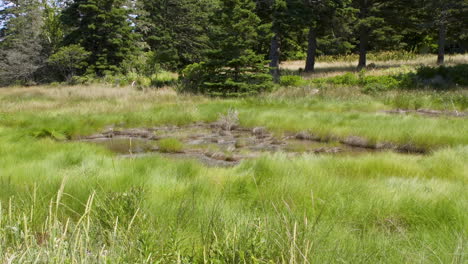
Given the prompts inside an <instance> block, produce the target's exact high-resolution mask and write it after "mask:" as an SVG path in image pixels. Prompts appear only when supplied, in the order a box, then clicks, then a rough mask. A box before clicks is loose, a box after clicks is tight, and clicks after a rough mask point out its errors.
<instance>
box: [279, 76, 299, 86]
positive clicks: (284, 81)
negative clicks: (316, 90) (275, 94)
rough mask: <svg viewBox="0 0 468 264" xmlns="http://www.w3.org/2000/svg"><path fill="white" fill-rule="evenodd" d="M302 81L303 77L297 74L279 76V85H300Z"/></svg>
mask: <svg viewBox="0 0 468 264" xmlns="http://www.w3.org/2000/svg"><path fill="white" fill-rule="evenodd" d="M304 83H305V81H304V79H302V77H301V76H298V75H286V76H281V79H280V85H281V86H301V85H304Z"/></svg>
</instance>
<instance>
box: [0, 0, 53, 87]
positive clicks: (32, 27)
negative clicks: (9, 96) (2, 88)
mask: <svg viewBox="0 0 468 264" xmlns="http://www.w3.org/2000/svg"><path fill="white" fill-rule="evenodd" d="M5 3H6V4H7V5H6V8H5V9H4V10H3V11H2V14H1V16H2V19H3V21H5V22H4V25H3V27H2V29H1V32H0V85H8V84H11V83H12V82H15V81H20V82H23V83H27V82H32V81H33V80H34V74H35V73H36V71H37V70H38V69H39V68H40V67H41V66H42V65H44V63H45V58H44V57H43V56H42V46H41V38H40V36H41V28H42V25H43V18H42V10H41V9H40V8H39V5H40V2H39V1H37V0H18V1H11V2H10V1H8V2H5Z"/></svg>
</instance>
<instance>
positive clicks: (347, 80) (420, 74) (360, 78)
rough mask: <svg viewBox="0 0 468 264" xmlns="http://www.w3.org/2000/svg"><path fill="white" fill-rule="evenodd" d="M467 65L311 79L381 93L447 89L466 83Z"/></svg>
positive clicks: (467, 77)
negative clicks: (398, 90)
mask: <svg viewBox="0 0 468 264" xmlns="http://www.w3.org/2000/svg"><path fill="white" fill-rule="evenodd" d="M467 72H468V64H462V65H457V66H451V67H445V66H440V67H436V68H433V67H420V68H418V69H417V70H416V72H410V73H405V74H398V75H381V76H372V75H366V72H365V71H361V72H359V73H346V74H343V75H339V76H334V77H328V78H317V79H314V80H312V82H313V83H315V84H333V85H340V86H359V87H362V91H363V92H365V93H373V92H381V91H387V90H394V89H402V90H411V89H434V90H449V89H453V88H456V87H459V86H464V87H466V86H468V74H466V73H467Z"/></svg>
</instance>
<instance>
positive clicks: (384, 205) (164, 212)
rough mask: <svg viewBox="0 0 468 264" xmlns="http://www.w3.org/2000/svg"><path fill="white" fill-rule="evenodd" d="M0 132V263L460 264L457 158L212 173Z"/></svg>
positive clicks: (329, 162)
mask: <svg viewBox="0 0 468 264" xmlns="http://www.w3.org/2000/svg"><path fill="white" fill-rule="evenodd" d="M4 132H9V133H8V135H5V134H4ZM13 132H14V131H11V130H10V131H5V130H2V137H1V143H2V146H5V147H4V148H2V150H1V151H0V152H1V153H0V154H1V155H2V157H6V158H4V159H2V160H1V161H0V167H1V168H2V170H1V172H0V179H1V180H0V186H1V188H2V192H1V194H0V201H1V213H0V234H1V235H0V252H1V254H0V256H2V258H3V259H2V261H8V259H12V260H14V261H15V262H34V261H36V260H37V261H39V262H57V263H63V262H87V263H89V262H93V263H94V262H98V263H104V262H106V263H108V262H111V263H118V262H122V263H123V262H125V263H128V262H132V263H136V262H137V263H140V262H143V263H154V262H158V261H159V262H165V263H167V262H180V263H182V262H184V263H189V262H190V263H193V262H195V263H204V262H209V263H216V262H220V263H239V262H246V263H271V262H273V263H304V262H305V263H314V262H320V263H321V262H332V263H340V262H342V261H346V262H366V263H367V262H385V263H402V262H407V263H415V262H439V261H440V262H442V263H447V262H448V263H463V261H465V260H466V258H465V255H466V250H465V249H464V248H466V231H467V230H466V229H467V226H466V223H467V220H468V219H467V216H466V214H465V212H466V210H467V209H468V208H467V207H468V206H467V202H466V201H467V198H468V197H467V195H466V192H465V188H464V187H465V186H466V183H467V175H466V171H467V169H468V168H467V165H466V162H465V161H466V159H467V158H468V149H467V148H466V147H463V148H456V149H446V150H443V151H439V152H437V153H434V154H433V155H431V156H428V157H424V156H404V155H398V154H389V153H387V154H385V153H383V154H378V155H364V156H362V157H361V158H359V159H356V158H353V157H331V156H314V155H305V156H302V157H300V158H297V159H295V160H291V159H289V158H288V157H286V156H284V155H275V156H265V157H263V158H261V159H259V160H253V161H248V162H244V163H243V164H241V166H240V167H237V168H231V169H220V168H206V167H203V166H202V165H200V164H199V163H197V162H195V161H173V160H168V159H164V158H162V157H158V156H154V157H147V158H143V159H120V158H117V157H115V156H114V155H113V154H111V153H109V152H107V151H105V150H103V149H101V148H99V147H96V146H90V145H86V144H82V143H70V144H62V143H57V142H53V141H50V140H48V139H42V140H39V141H37V140H34V139H23V140H24V141H22V142H18V141H12V140H11V139H12V137H13V136H12V135H11V134H12V133H13ZM45 146H47V149H46V148H45Z"/></svg>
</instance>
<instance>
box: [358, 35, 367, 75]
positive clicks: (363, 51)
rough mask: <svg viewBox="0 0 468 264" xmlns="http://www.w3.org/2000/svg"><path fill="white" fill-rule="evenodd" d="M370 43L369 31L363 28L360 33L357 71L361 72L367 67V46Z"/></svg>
mask: <svg viewBox="0 0 468 264" xmlns="http://www.w3.org/2000/svg"><path fill="white" fill-rule="evenodd" d="M368 43H369V30H368V29H367V28H362V29H361V30H360V32H359V64H358V67H357V69H358V70H359V71H360V70H362V69H363V68H365V67H366V66H367V45H368Z"/></svg>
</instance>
